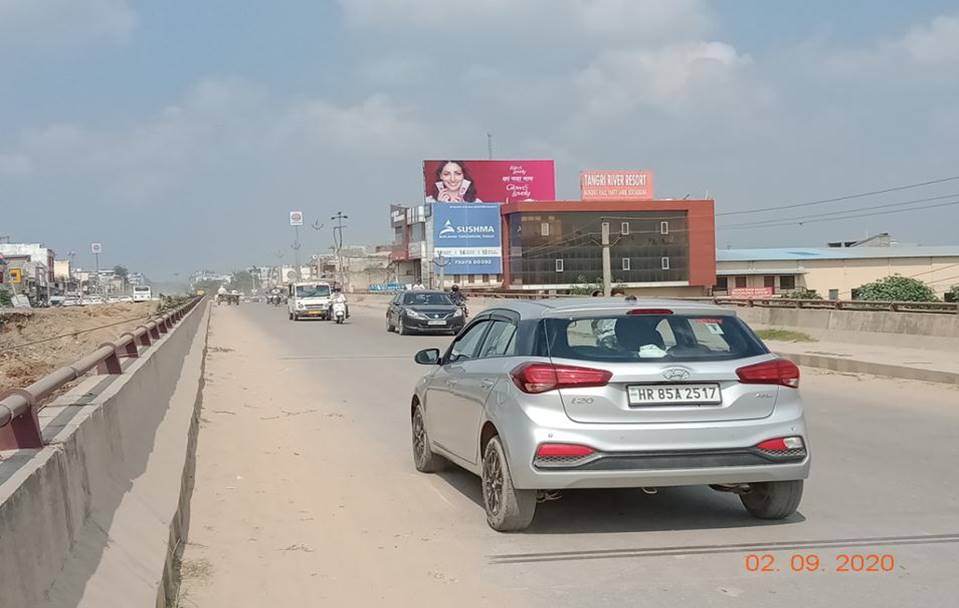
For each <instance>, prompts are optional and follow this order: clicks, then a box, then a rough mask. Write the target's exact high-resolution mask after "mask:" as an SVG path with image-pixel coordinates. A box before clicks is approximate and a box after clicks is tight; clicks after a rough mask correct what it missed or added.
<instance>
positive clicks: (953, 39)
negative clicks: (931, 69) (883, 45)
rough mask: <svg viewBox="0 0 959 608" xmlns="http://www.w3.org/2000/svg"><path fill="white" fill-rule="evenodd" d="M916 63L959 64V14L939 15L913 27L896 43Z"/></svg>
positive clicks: (935, 64)
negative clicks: (930, 20)
mask: <svg viewBox="0 0 959 608" xmlns="http://www.w3.org/2000/svg"><path fill="white" fill-rule="evenodd" d="M894 46H895V47H898V48H899V49H901V50H902V51H904V52H905V53H906V55H907V56H908V57H909V58H910V59H911V60H912V61H913V62H915V63H916V64H919V65H927V66H935V67H941V66H946V65H953V66H957V65H959V16H946V15H944V16H939V17H936V18H935V19H933V20H932V22H931V23H930V24H929V25H920V26H916V27H914V28H912V29H911V30H909V32H907V33H906V35H905V36H903V38H902V39H901V40H900V41H898V42H897V43H895V45H894Z"/></svg>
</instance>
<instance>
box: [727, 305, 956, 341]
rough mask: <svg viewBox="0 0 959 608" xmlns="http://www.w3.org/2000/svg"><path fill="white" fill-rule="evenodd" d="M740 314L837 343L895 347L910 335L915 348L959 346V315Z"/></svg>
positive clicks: (762, 310)
mask: <svg viewBox="0 0 959 608" xmlns="http://www.w3.org/2000/svg"><path fill="white" fill-rule="evenodd" d="M736 313H737V314H738V315H739V317H740V318H742V319H743V320H745V321H746V322H747V323H749V324H750V325H754V326H769V327H783V328H796V329H800V330H803V331H805V332H806V333H808V334H810V335H812V336H813V337H814V338H817V339H820V340H828V341H833V342H850V343H854V344H891V345H895V344H899V343H901V341H902V338H903V336H909V340H910V346H911V347H913V348H934V349H946V350H948V349H955V348H956V346H957V343H959V315H951V314H931V313H911V312H883V311H865V310H806V309H798V308H760V307H739V308H736Z"/></svg>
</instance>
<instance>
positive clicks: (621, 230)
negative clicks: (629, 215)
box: [619, 222, 629, 270]
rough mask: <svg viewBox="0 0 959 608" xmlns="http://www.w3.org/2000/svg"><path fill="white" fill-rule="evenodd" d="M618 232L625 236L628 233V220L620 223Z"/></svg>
mask: <svg viewBox="0 0 959 608" xmlns="http://www.w3.org/2000/svg"><path fill="white" fill-rule="evenodd" d="M619 233H620V234H621V235H623V236H627V235H628V234H629V222H623V223H622V225H621V226H620V227H619ZM624 270H626V269H624Z"/></svg>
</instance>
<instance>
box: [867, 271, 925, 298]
mask: <svg viewBox="0 0 959 608" xmlns="http://www.w3.org/2000/svg"><path fill="white" fill-rule="evenodd" d="M853 299H854V300H871V301H896V302H935V301H937V300H938V298H936V292H935V291H933V290H932V288H931V287H929V286H928V285H926V284H925V283H923V282H922V281H920V280H918V279H913V278H911V277H904V276H900V275H898V274H894V275H892V276H888V277H885V278H882V279H879V280H878V281H874V282H872V283H866V284H865V285H862V286H861V287H859V288H858V289H855V290H853Z"/></svg>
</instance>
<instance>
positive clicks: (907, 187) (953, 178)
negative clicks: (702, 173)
mask: <svg viewBox="0 0 959 608" xmlns="http://www.w3.org/2000/svg"><path fill="white" fill-rule="evenodd" d="M956 180H959V175H953V176H950V177H943V178H940V179H932V180H929V181H925V182H917V183H915V184H906V185H904V186H894V187H892V188H883V189H882V190H871V191H869V192H860V193H858V194H847V195H845V196H836V197H833V198H824V199H820V200H816V201H807V202H804V203H791V204H788V205H777V206H775V207H762V208H759V209H749V210H744V211H727V212H725V213H717V214H716V215H717V216H725V215H744V214H747V213H762V212H764V211H778V210H781V209H795V208H796V207H811V206H813V205H825V204H827V203H837V202H839V201H848V200H852V199H856V198H865V197H868V196H876V195H877V194H887V193H889V192H900V191H902V190H910V189H912V188H921V187H923V186H932V185H934V184H943V183H945V182H951V181H956Z"/></svg>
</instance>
